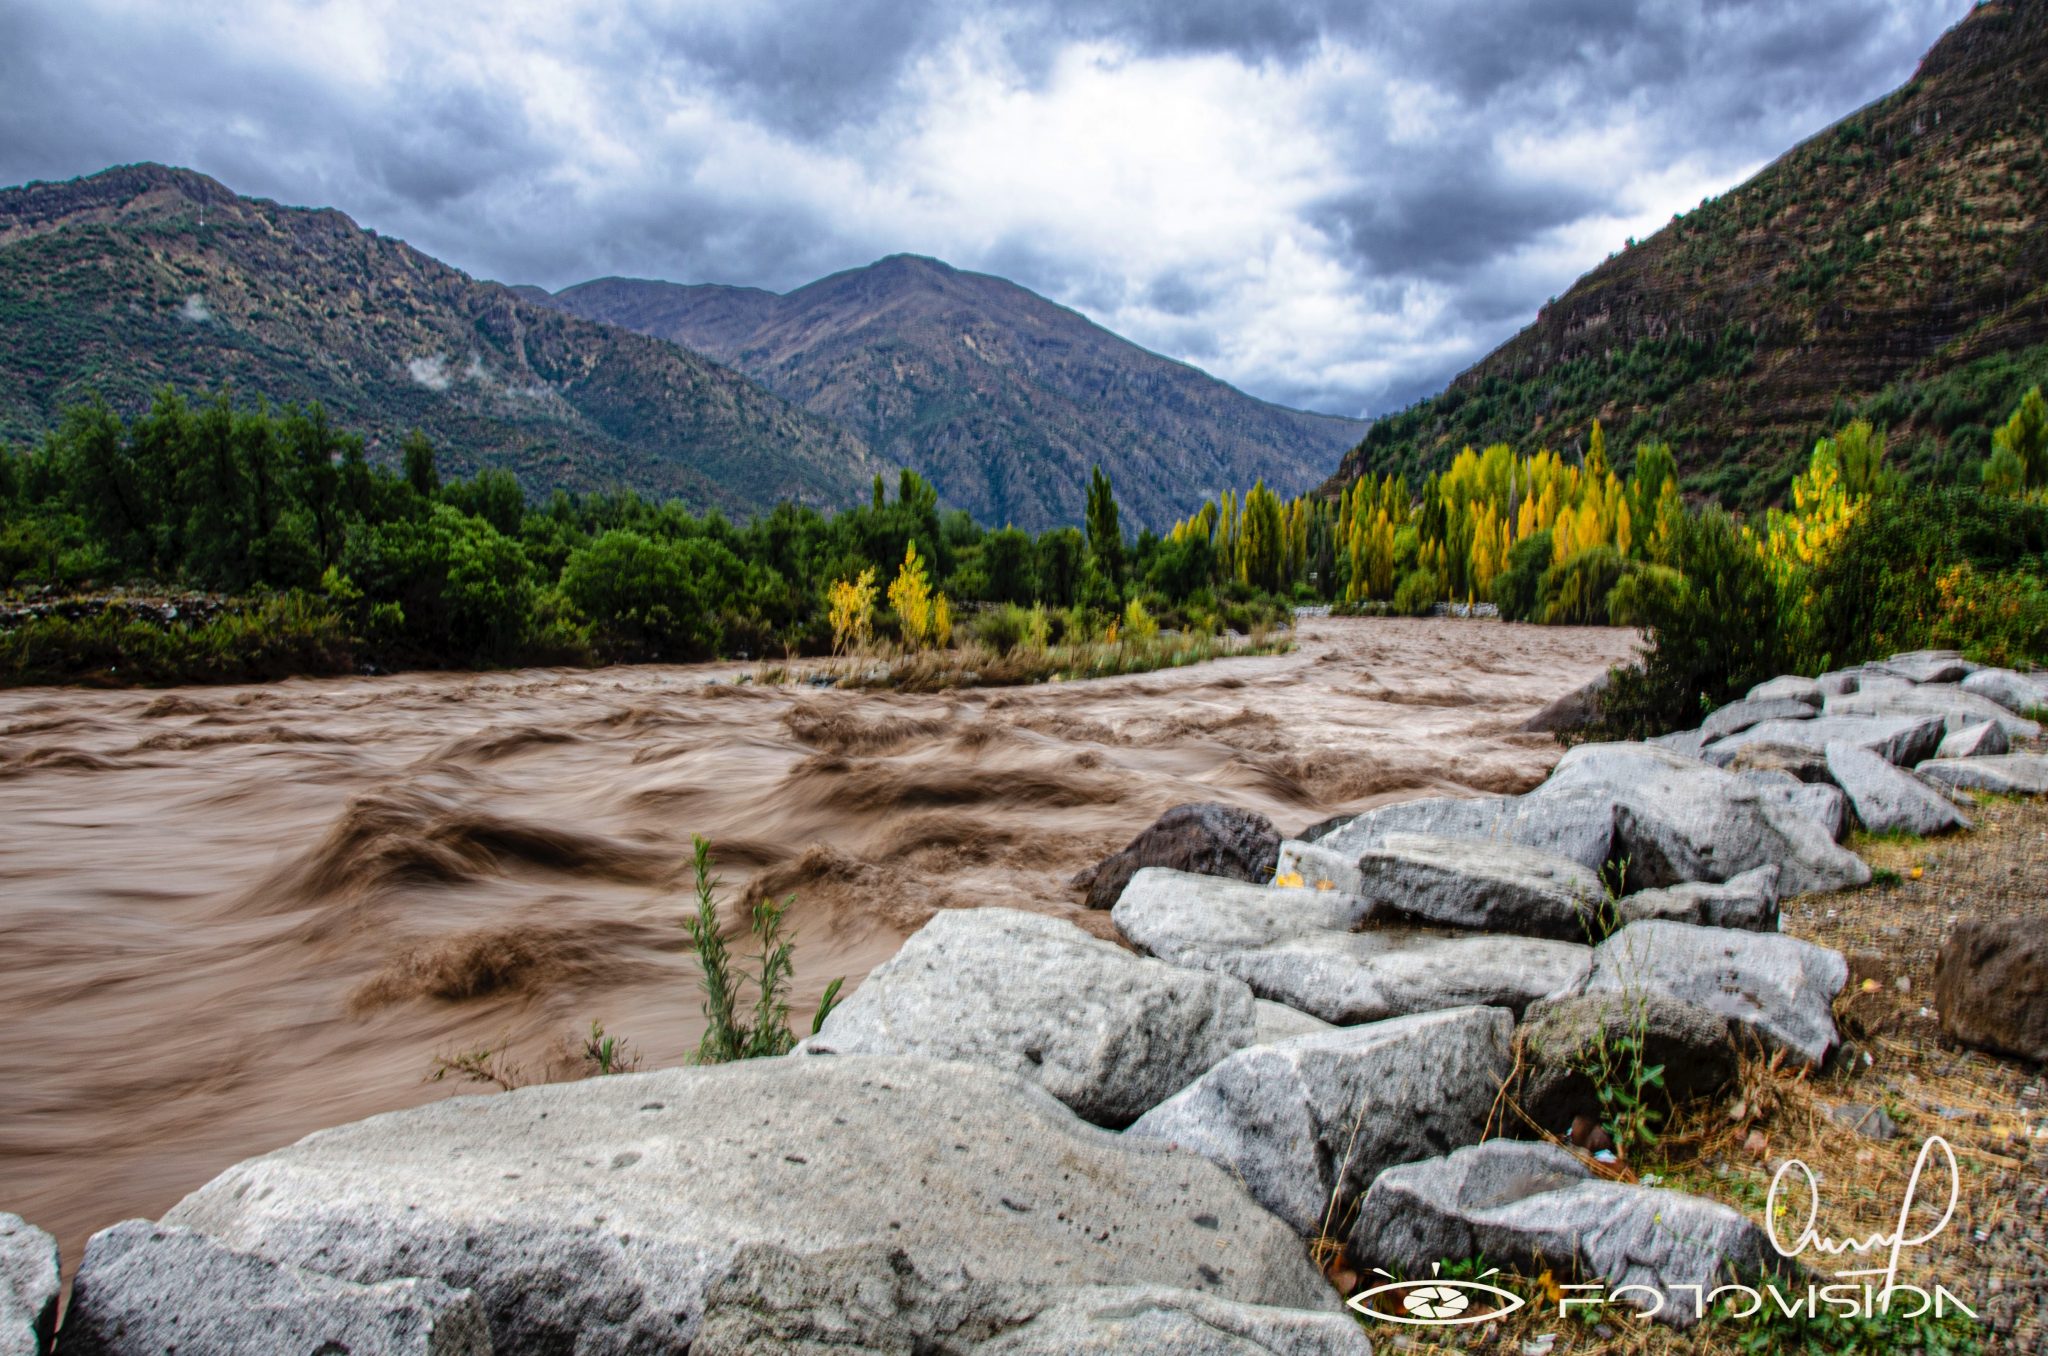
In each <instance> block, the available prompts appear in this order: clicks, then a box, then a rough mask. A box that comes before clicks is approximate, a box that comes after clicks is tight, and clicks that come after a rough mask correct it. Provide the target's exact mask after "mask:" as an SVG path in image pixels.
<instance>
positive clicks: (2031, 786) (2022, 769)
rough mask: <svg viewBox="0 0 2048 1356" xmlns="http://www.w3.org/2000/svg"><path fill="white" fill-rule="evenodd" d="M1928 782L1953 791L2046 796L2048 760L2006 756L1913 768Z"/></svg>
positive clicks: (1940, 761) (1951, 760)
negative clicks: (1950, 788)
mask: <svg viewBox="0 0 2048 1356" xmlns="http://www.w3.org/2000/svg"><path fill="white" fill-rule="evenodd" d="M1913 770H1914V771H1915V772H1917V773H1919V774H1920V775H1921V776H1923V777H1925V778H1927V780H1929V781H1931V782H1938V783H1940V784H1941V785H1943V786H1947V787H1952V788H1953V789H1955V790H1957V791H1988V792H1991V793H1992V794H1994V795H2006V796H2011V795H2023V796H2039V795H2048V757H2044V756H2042V755H2041V754H2038V753H2007V754H2000V755H1999V756H1997V757H1994V758H1935V759H1930V760H1929V761H1927V762H1925V763H1922V764H1920V765H1919V766H1918V767H1916V768H1914V769H1913Z"/></svg>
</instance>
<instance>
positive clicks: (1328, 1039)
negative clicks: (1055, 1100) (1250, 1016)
mask: <svg viewBox="0 0 2048 1356" xmlns="http://www.w3.org/2000/svg"><path fill="white" fill-rule="evenodd" d="M1514 1025H1515V1023H1514V1018H1513V1017H1511V1016H1510V1015H1509V1014H1508V1013H1507V1012H1506V1011H1505V1010H1504V1009H1501V1008H1454V1009H1452V1010H1450V1011H1447V1012H1426V1013H1418V1014H1416V1015H1414V1016H1409V1017H1397V1018H1395V1019H1393V1020H1392V1021H1386V1022H1373V1023H1371V1024H1369V1025H1366V1026H1355V1027H1349V1028H1346V1029H1342V1030H1337V1031H1330V1032H1325V1033H1322V1034H1319V1035H1313V1036H1299V1037H1296V1038H1295V1039H1293V1040H1290V1041H1282V1042H1280V1043H1279V1044H1277V1045H1262V1046H1256V1047H1254V1048H1252V1049H1250V1050H1240V1051H1239V1052H1238V1053H1236V1054H1234V1055H1232V1056H1231V1057H1230V1058H1229V1059H1226V1060H1224V1061H1223V1062H1222V1063H1221V1064H1218V1065H1217V1066H1216V1067H1215V1068H1213V1069H1211V1070H1210V1071H1209V1072H1208V1073H1206V1074H1204V1075H1202V1077H1201V1078H1200V1079H1198V1080H1197V1081H1196V1082H1195V1083H1194V1084H1192V1085H1191V1086H1189V1087H1187V1088H1184V1089H1182V1090H1181V1091H1180V1092H1179V1093H1177V1094H1175V1095H1174V1096H1173V1097H1172V1098H1171V1099H1169V1100H1168V1101H1166V1102H1164V1103H1162V1104H1161V1105H1159V1106H1157V1107H1154V1108H1153V1109H1152V1110H1151V1111H1148V1112H1146V1113H1145V1115H1144V1116H1142V1117H1140V1118H1139V1119H1138V1121H1137V1123H1136V1124H1134V1125H1132V1126H1131V1128H1130V1129H1129V1130H1127V1131H1125V1132H1124V1133H1125V1135H1126V1136H1127V1137H1135V1138H1142V1139H1156V1140H1160V1141H1163V1142H1164V1143H1167V1144H1171V1145H1174V1146H1175V1147H1177V1148H1182V1149H1191V1150H1193V1151H1194V1152H1196V1153H1198V1154H1200V1155H1202V1156H1203V1157H1204V1158H1207V1159H1209V1160H1211V1161H1212V1162H1215V1163H1219V1164H1221V1165H1222V1166H1223V1167H1224V1168H1226V1169H1228V1170H1229V1172H1230V1173H1231V1175H1232V1176H1234V1177H1236V1178H1237V1179H1238V1180H1239V1181H1241V1182H1243V1183H1244V1184H1245V1188H1246V1189H1247V1190H1249V1191H1250V1192H1251V1193H1252V1197H1253V1199H1255V1200H1256V1201H1258V1203H1259V1204H1260V1205H1263V1206H1265V1207H1266V1208H1267V1209H1268V1210H1270V1211H1272V1212H1273V1213H1274V1214H1276V1215H1278V1216H1279V1217H1280V1218H1281V1219H1284V1220H1286V1221H1287V1222H1288V1223H1289V1224H1291V1225H1293V1226H1294V1229H1295V1231H1296V1232H1297V1233H1299V1234H1301V1235H1302V1236H1303V1237H1304V1238H1313V1237H1315V1236H1316V1235H1317V1234H1319V1233H1321V1232H1322V1231H1323V1230H1324V1229H1326V1228H1334V1227H1336V1226H1337V1225H1338V1224H1341V1222H1342V1221H1344V1220H1345V1219H1348V1218H1349V1217H1350V1213H1351V1207H1352V1205H1353V1204H1354V1202H1355V1201H1356V1200H1357V1198H1358V1196H1359V1195H1360V1194H1361V1193H1362V1192H1363V1191H1364V1190H1365V1188H1366V1187H1367V1186H1368V1185H1369V1184H1370V1183H1371V1182H1372V1179H1373V1178H1375V1177H1377V1176H1379V1174H1380V1172H1381V1170H1383V1169H1385V1168H1388V1167H1391V1166H1393V1165H1394V1164H1396V1163H1406V1162H1410V1161H1412V1160H1414V1159H1417V1158H1428V1157H1430V1156H1431V1155H1433V1154H1440V1153H1443V1152H1445V1151H1446V1150H1448V1149H1451V1148H1454V1147H1456V1146H1458V1145H1460V1144H1476V1143H1478V1142H1479V1138H1480V1136H1481V1135H1482V1134H1483V1133H1484V1132H1485V1130H1486V1122H1487V1118H1488V1116H1489V1115H1490V1114H1491V1113H1492V1110H1493V1105H1494V1100H1495V1098H1496V1097H1497V1096H1498V1095H1499V1093H1500V1088H1501V1084H1502V1082H1503V1081H1504V1080H1505V1079H1506V1078H1507V1074H1508V1065H1509V1054H1508V1042H1509V1038H1510V1036H1511V1035H1512V1034H1513V1031H1514Z"/></svg>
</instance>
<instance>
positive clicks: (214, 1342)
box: [63, 1219, 492, 1356]
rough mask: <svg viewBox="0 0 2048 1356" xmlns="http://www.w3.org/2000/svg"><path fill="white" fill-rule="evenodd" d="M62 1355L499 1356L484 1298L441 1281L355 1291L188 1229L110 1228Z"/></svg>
mask: <svg viewBox="0 0 2048 1356" xmlns="http://www.w3.org/2000/svg"><path fill="white" fill-rule="evenodd" d="M63 1349H64V1356H161V1353H165V1352H187V1351H190V1352H220V1353H247V1354H248V1356H258V1353H269V1352H279V1353H286V1352H289V1353H295V1354H296V1353H308V1354H317V1353H348V1356H490V1352H491V1350H492V1347H491V1338H490V1332H489V1329H488V1328H487V1327H486V1326H485V1323H484V1315H483V1310H482V1309H481V1308H480V1307H479V1306H478V1304H477V1300H476V1296H475V1295H473V1294H471V1293H470V1292H469V1291H467V1290H458V1289H454V1288H451V1287H449V1286H447V1285H444V1284H442V1283H441V1282H440V1281H437V1280H424V1279H417V1278H402V1279H396V1280H386V1281H380V1282H378V1283H376V1284H374V1285H355V1284H351V1283H350V1282H348V1281H341V1280H336V1279H334V1278H333V1277H331V1276H322V1275H319V1274H317V1273H315V1272H311V1271H302V1270H300V1269H299V1268H297V1267H293V1266H286V1265H283V1264H280V1263H278V1262H273V1261H270V1260H268V1259H266V1258H263V1257H258V1256H252V1255H250V1254H247V1253H242V1252H236V1251H233V1250H231V1249H229V1248H226V1247H223V1246H222V1245H221V1244H219V1243H217V1242H215V1241H214V1240H213V1239H211V1238H208V1237H207V1236H206V1235H204V1234H201V1233H196V1232H194V1231H193V1230H191V1229H181V1228H178V1227H177V1226H175V1225H168V1224H151V1223H150V1222H149V1221H147V1220H139V1219H132V1220H128V1221H126V1222H125V1223H122V1224H116V1225H114V1226H113V1227H112V1228H110V1229H102V1230H101V1231H100V1232H99V1233H96V1234H94V1235H93V1236H92V1238H91V1240H90V1241H89V1242H87V1244H86V1245H85V1260H84V1262H83V1263H81V1264H80V1266H79V1269H78V1277H77V1279H76V1280H75V1281H74V1282H73V1285H72V1289H71V1304H70V1307H68V1308H67V1309H66V1310H65V1311H64V1348H63Z"/></svg>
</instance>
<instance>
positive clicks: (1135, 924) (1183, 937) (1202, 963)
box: [1110, 870, 1592, 1026]
mask: <svg viewBox="0 0 2048 1356" xmlns="http://www.w3.org/2000/svg"><path fill="white" fill-rule="evenodd" d="M1369 913H1370V909H1369V907H1368V906H1367V905H1366V904H1364V903H1363V902H1362V901H1360V900H1358V899H1357V898H1356V897H1354V896H1350V895H1346V894H1344V893H1342V892H1340V891H1325V890H1315V889H1310V888H1301V889H1282V888H1274V887H1261V886H1256V885H1246V884H1243V883H1242V882H1238V881H1226V880H1219V879H1217V878H1216V877H1213V876H1193V875H1188V874H1186V873H1184V872H1178V871H1162V870H1147V871H1140V872H1139V873H1138V874H1137V875H1136V876H1135V877H1133V878H1132V880H1131V883H1130V884H1129V885H1128V886H1126V887H1125V888H1124V897H1123V898H1122V899H1120V900H1118V901H1117V905H1116V908H1115V909H1114V910H1112V911H1111V914H1110V916H1111V918H1113V919H1114V920H1115V922H1116V925H1117V927H1118V928H1119V929H1120V930H1121V931H1122V932H1123V934H1124V936H1125V937H1128V938H1129V939H1130V940H1131V942H1132V944H1133V945H1135V946H1138V947H1141V948H1143V949H1144V950H1146V951H1148V952H1150V953H1151V954H1152V955H1155V956H1157V957H1159V958H1160V959H1161V960H1164V961H1168V962H1170V963H1172V964H1174V965H1185V966H1190V967H1194V968H1198V969H1203V970H1215V971H1219V972H1221V973H1223V974H1226V975H1231V976H1233V977H1235V978H1237V979H1241V980H1243V981H1244V982H1245V983H1247V984H1249V985H1250V986H1251V988H1252V992H1253V993H1255V994H1257V995H1258V996H1259V997H1261V998H1267V999H1271V1000H1273V1001H1274V1002H1277V1003H1285V1004H1286V1005H1287V1006H1289V1007H1291V1008H1298V1009H1300V1010H1301V1011H1303V1012H1307V1013H1311V1014H1313V1015H1315V1016H1317V1017H1320V1018H1322V1019H1323V1020H1324V1021H1326V1022H1335V1023H1337V1024H1339V1025H1342V1026H1350V1025H1354V1024H1356V1023H1359V1022H1377V1021H1382V1020H1384V1019H1386V1018H1389V1017H1399V1016H1402V1015H1403V1014H1406V1013H1410V1012H1432V1011H1435V1010H1436V1009H1439V1008H1455V1007H1467V1006H1473V1005H1477V1006H1482V1007H1501V1008H1508V1009H1510V1010H1511V1011H1513V1012H1516V1013H1519V1012H1521V1011H1522V1010H1523V1009H1524V1008H1526V1007H1528V1006H1529V1004H1531V1003H1533V1002H1535V1001H1536V1000H1537V999H1539V998H1545V997H1548V996H1550V995H1551V994H1556V993H1562V992H1565V991H1567V990H1569V989H1571V988H1573V987H1575V986H1576V985H1577V984H1578V983H1579V982H1580V981H1581V980H1582V979H1583V978H1584V977H1585V975H1586V968H1587V964H1588V962H1589V960H1590V958H1591V956H1592V948H1591V947H1587V946H1582V945H1578V944H1576V943H1572V942H1556V941H1548V940H1544V939H1541V938H1534V937H1496V936H1487V935H1479V934H1469V933H1464V934H1461V933H1451V932H1445V931H1442V930H1437V929H1429V928H1413V927H1399V926H1365V923H1366V918H1367V915H1368V914H1369Z"/></svg>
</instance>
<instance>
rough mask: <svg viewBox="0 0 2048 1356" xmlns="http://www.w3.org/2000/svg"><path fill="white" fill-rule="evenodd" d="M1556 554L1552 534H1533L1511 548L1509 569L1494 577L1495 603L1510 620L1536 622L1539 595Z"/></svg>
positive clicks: (1543, 532)
mask: <svg viewBox="0 0 2048 1356" xmlns="http://www.w3.org/2000/svg"><path fill="white" fill-rule="evenodd" d="M1554 552H1555V547H1554V546H1553V545H1552V538H1551V534H1550V533H1549V532H1548V531H1547V530H1546V531H1542V532H1532V533H1530V534H1529V535H1528V536H1526V537H1523V538H1522V539H1521V540H1520V541H1518V542H1516V543H1515V544H1514V545H1513V546H1510V547H1509V548H1508V562H1507V568H1506V569H1504V570H1502V571H1501V572H1500V573H1499V574H1498V575H1496V576H1495V577H1494V581H1493V602H1494V606H1496V607H1498V608H1499V609H1500V615H1501V616H1503V617H1505V618H1507V619H1508V620H1509V621H1537V620H1539V619H1540V616H1541V614H1540V613H1539V611H1538V595H1539V591H1540V590H1541V588H1542V584H1543V576H1544V574H1545V573H1546V572H1547V571H1548V570H1549V568H1550V558H1551V556H1552V555H1553V554H1554Z"/></svg>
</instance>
